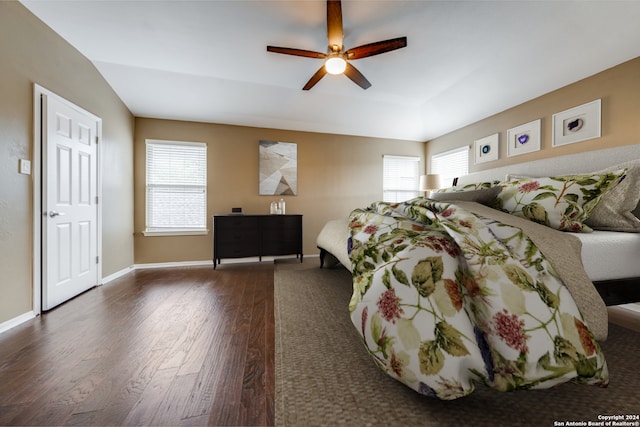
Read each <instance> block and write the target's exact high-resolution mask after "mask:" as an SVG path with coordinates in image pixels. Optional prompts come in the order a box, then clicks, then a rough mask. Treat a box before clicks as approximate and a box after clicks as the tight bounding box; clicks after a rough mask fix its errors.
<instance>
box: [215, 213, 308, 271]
mask: <svg viewBox="0 0 640 427" xmlns="http://www.w3.org/2000/svg"><path fill="white" fill-rule="evenodd" d="M292 254H295V255H296V257H299V258H300V262H302V256H303V255H302V215H246V214H245V215H242V216H239V215H214V216H213V268H214V270H215V268H216V266H217V265H218V264H220V260H221V259H222V258H245V257H256V256H257V257H258V259H259V260H260V261H262V257H263V256H278V255H292Z"/></svg>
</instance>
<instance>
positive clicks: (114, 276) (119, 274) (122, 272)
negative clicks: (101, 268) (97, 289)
mask: <svg viewBox="0 0 640 427" xmlns="http://www.w3.org/2000/svg"><path fill="white" fill-rule="evenodd" d="M135 269H136V268H135V266H133V265H132V266H130V267H127V268H123V269H122V270H120V271H116V272H115V273H113V274H110V275H108V276H106V277H103V278H102V282H101V283H102V284H103V285H104V284H105V283H109V282H110V281H112V280H116V279H117V278H118V277H122V276H124V275H125V274H129V273H131V272H132V271H134V270H135Z"/></svg>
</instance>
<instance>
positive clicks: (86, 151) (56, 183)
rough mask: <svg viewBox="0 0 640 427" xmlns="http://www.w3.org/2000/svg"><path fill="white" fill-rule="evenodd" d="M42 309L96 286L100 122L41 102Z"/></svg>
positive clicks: (60, 103)
mask: <svg viewBox="0 0 640 427" xmlns="http://www.w3.org/2000/svg"><path fill="white" fill-rule="evenodd" d="M41 129H42V211H43V214H42V308H43V310H49V309H51V308H53V307H55V306H57V305H58V304H60V303H62V302H64V301H66V300H68V299H70V298H72V297H74V296H76V295H78V294H80V293H82V292H84V291H86V290H87V289H90V288H92V287H93V286H96V285H97V284H98V282H99V280H98V267H97V265H98V232H99V230H98V226H97V221H98V199H97V196H98V179H97V177H98V170H97V169H98V159H97V157H98V156H97V153H98V149H97V144H98V137H99V132H100V119H99V118H97V117H95V116H93V115H92V114H90V113H87V112H85V111H84V110H82V109H80V108H78V107H75V106H74V105H73V104H70V103H69V102H67V101H65V100H63V99H61V98H57V97H56V96H54V95H44V96H43V97H42V126H41Z"/></svg>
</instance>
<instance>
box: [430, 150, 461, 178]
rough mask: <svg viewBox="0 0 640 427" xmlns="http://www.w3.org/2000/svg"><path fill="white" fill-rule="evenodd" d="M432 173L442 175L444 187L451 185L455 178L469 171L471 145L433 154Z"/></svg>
mask: <svg viewBox="0 0 640 427" xmlns="http://www.w3.org/2000/svg"><path fill="white" fill-rule="evenodd" d="M430 171H431V172H430V173H433V174H438V175H440V182H441V185H442V187H444V188H446V187H451V186H452V185H453V179H454V178H456V177H459V176H462V175H466V174H468V173H469V147H468V146H466V145H465V146H464V147H461V148H456V149H454V150H449V151H445V152H444V153H439V154H434V155H433V156H431V168H430Z"/></svg>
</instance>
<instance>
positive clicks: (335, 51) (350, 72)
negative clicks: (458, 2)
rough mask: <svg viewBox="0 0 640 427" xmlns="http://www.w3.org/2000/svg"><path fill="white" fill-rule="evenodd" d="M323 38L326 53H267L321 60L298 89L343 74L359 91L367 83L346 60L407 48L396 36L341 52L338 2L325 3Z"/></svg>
mask: <svg viewBox="0 0 640 427" xmlns="http://www.w3.org/2000/svg"><path fill="white" fill-rule="evenodd" d="M327 38H328V39H329V47H328V49H327V53H321V52H314V51H311V50H304V49H294V48H289V47H277V46H267V51H269V52H274V53H283V54H286V55H294V56H304V57H306V58H319V59H324V60H325V63H324V64H323V66H322V67H320V69H319V70H318V71H316V73H315V74H314V75H313V76H312V77H311V79H309V81H308V82H307V84H305V85H304V87H303V88H302V90H309V89H311V88H312V87H313V86H315V84H316V83H318V82H319V81H320V79H321V78H322V77H324V76H325V74H327V73H330V74H342V73H344V74H345V75H346V76H347V77H349V78H350V79H351V80H352V81H353V82H354V83H355V84H357V85H358V86H360V87H361V88H362V89H368V88H369V87H371V83H369V80H367V79H366V78H365V76H364V75H362V73H361V72H360V71H358V69H357V68H356V67H354V66H353V65H351V64H350V63H349V61H351V60H354V59H360V58H366V57H368V56H373V55H379V54H381V53H385V52H389V51H392V50H396V49H400V48H403V47H406V46H407V38H406V37H398V38H395V39H389V40H384V41H379V42H375V43H369V44H365V45H362V46H358V47H354V48H352V49H349V50H344V46H343V44H342V39H343V32H342V3H341V2H340V0H327Z"/></svg>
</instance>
